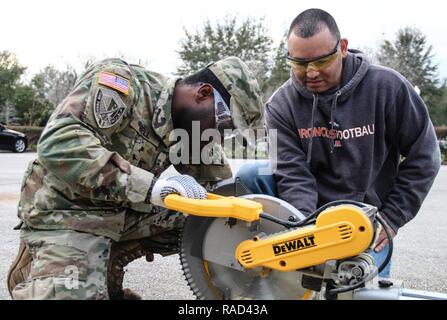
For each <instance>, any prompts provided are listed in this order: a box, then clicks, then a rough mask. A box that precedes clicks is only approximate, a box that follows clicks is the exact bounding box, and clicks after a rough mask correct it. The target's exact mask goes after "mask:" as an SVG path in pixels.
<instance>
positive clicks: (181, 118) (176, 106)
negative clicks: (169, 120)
mask: <svg viewBox="0 0 447 320" xmlns="http://www.w3.org/2000/svg"><path fill="white" fill-rule="evenodd" d="M263 109H264V107H263V103H262V100H261V90H260V88H259V85H258V82H257V81H256V78H255V77H254V75H253V74H252V72H251V71H250V70H249V68H248V66H247V65H246V64H245V63H244V62H243V61H242V60H241V59H239V58H236V57H229V58H226V59H222V60H219V61H217V62H214V63H211V64H209V65H208V66H207V67H205V68H204V69H202V70H200V71H199V72H197V73H195V74H193V75H190V76H188V77H185V78H184V79H181V80H180V81H179V82H178V83H177V85H176V89H175V91H174V98H173V115H172V117H173V121H174V127H175V128H182V129H185V130H187V131H188V132H191V126H192V123H193V121H199V122H200V129H201V131H202V132H203V130H206V129H212V128H215V129H218V130H219V132H221V133H222V134H223V133H224V131H225V129H239V130H245V129H249V128H258V127H262V125H263V122H262V121H263ZM227 131H228V130H227Z"/></svg>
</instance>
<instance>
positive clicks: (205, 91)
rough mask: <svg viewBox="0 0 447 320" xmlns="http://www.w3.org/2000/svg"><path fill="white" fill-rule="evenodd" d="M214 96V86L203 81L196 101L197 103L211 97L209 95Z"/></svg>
mask: <svg viewBox="0 0 447 320" xmlns="http://www.w3.org/2000/svg"><path fill="white" fill-rule="evenodd" d="M212 96H213V86H212V85H210V84H209V83H203V84H201V85H200V87H199V89H197V94H196V101H197V103H199V102H201V101H203V100H207V99H209V97H212Z"/></svg>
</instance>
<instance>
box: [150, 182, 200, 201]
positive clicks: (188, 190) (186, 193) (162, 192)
mask: <svg viewBox="0 0 447 320" xmlns="http://www.w3.org/2000/svg"><path fill="white" fill-rule="evenodd" d="M173 193H175V194H179V195H181V196H182V197H186V198H191V199H206V198H207V193H206V190H205V188H204V187H202V186H201V185H200V184H199V183H198V182H197V181H196V180H195V179H194V178H193V177H191V176H188V175H179V176H174V177H170V178H168V179H158V180H157V181H156V182H155V184H154V187H153V188H152V193H151V198H150V202H151V203H152V204H154V205H156V206H160V207H164V198H166V196H167V195H169V194H173Z"/></svg>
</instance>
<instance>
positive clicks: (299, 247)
mask: <svg viewBox="0 0 447 320" xmlns="http://www.w3.org/2000/svg"><path fill="white" fill-rule="evenodd" d="M373 235H374V230H373V226H372V223H371V221H370V220H369V218H368V216H367V215H366V214H365V213H364V212H363V211H362V210H361V209H360V208H358V207H355V206H350V205H340V206H336V207H333V208H329V209H327V210H325V211H323V212H322V213H321V214H320V215H319V216H318V218H317V220H316V223H315V225H314V226H311V227H304V228H301V229H297V230H293V231H290V232H284V233H280V234H278V235H277V236H271V237H267V238H265V239H257V238H255V239H252V240H246V241H243V242H241V243H240V244H239V246H238V247H237V248H236V252H235V255H236V259H237V260H238V261H239V262H240V263H241V265H242V266H243V267H245V268H255V267H260V266H262V267H268V268H271V269H275V270H280V271H291V270H296V269H302V268H307V267H310V266H315V265H318V264H321V263H324V262H326V261H328V260H332V259H343V258H348V257H352V256H356V255H358V254H360V253H362V252H363V251H365V250H366V249H367V248H368V247H369V245H370V244H371V241H372V239H373Z"/></svg>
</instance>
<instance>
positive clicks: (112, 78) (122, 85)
mask: <svg viewBox="0 0 447 320" xmlns="http://www.w3.org/2000/svg"><path fill="white" fill-rule="evenodd" d="M98 83H99V84H102V85H105V86H107V87H110V88H113V89H115V90H118V91H119V92H122V93H124V94H125V95H128V94H129V88H130V81H129V80H127V79H126V78H123V77H120V76H118V75H116V74H114V73H110V72H101V73H100V74H99V77H98Z"/></svg>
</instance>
